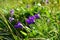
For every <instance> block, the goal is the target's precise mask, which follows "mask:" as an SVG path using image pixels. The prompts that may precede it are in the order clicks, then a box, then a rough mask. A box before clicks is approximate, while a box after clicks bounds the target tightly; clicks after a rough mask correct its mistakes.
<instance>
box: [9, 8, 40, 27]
mask: <svg viewBox="0 0 60 40" xmlns="http://www.w3.org/2000/svg"><path fill="white" fill-rule="evenodd" d="M10 15H11V17H9V21H10V22H12V21H13V20H14V18H13V17H12V16H13V15H14V10H13V9H12V10H10ZM38 18H40V14H39V13H38V14H35V15H33V16H29V18H27V19H26V20H25V22H26V23H27V24H28V25H30V24H33V23H35V19H38ZM14 27H15V28H23V25H22V23H21V22H19V21H18V22H17V23H16V24H15V25H14Z"/></svg>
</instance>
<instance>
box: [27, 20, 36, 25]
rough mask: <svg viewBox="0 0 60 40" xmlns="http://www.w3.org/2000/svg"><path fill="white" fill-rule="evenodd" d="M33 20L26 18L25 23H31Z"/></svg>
mask: <svg viewBox="0 0 60 40" xmlns="http://www.w3.org/2000/svg"><path fill="white" fill-rule="evenodd" d="M34 22H35V20H34V19H27V20H26V23H27V24H32V23H34Z"/></svg>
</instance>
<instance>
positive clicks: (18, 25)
mask: <svg viewBox="0 0 60 40" xmlns="http://www.w3.org/2000/svg"><path fill="white" fill-rule="evenodd" d="M22 26H23V25H22V24H21V23H20V22H17V23H16V25H14V27H15V28H22Z"/></svg>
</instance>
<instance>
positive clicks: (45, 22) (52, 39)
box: [0, 0, 60, 40]
mask: <svg viewBox="0 0 60 40" xmlns="http://www.w3.org/2000/svg"><path fill="white" fill-rule="evenodd" d="M34 3H35V4H34ZM38 3H40V4H41V6H39V5H38ZM27 5H29V7H28V8H27ZM59 5H60V1H59V0H49V3H48V4H46V3H45V1H44V2H43V1H42V0H38V1H37V0H13V1H12V0H0V39H1V40H21V39H23V40H29V39H31V40H32V39H33V38H36V39H38V38H39V39H40V40H47V39H49V40H59V39H60V6H59ZM11 9H14V16H13V17H14V18H15V21H18V20H19V21H20V22H21V23H22V24H23V25H24V29H15V28H14V24H15V23H16V22H15V21H13V22H12V23H10V22H9V17H10V10H11ZM38 12H40V16H41V17H40V19H36V20H35V23H34V24H31V25H29V26H30V27H31V28H28V27H27V25H26V23H25V19H26V17H27V16H29V14H30V16H32V15H34V13H38ZM25 30H26V31H25Z"/></svg>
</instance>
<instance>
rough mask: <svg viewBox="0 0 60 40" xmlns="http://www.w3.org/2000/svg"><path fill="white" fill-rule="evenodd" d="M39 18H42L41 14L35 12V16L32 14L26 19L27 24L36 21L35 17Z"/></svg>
mask: <svg viewBox="0 0 60 40" xmlns="http://www.w3.org/2000/svg"><path fill="white" fill-rule="evenodd" d="M38 18H40V15H39V14H35V15H34V16H30V17H29V18H28V19H27V20H26V23H27V24H32V23H35V19H38Z"/></svg>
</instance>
